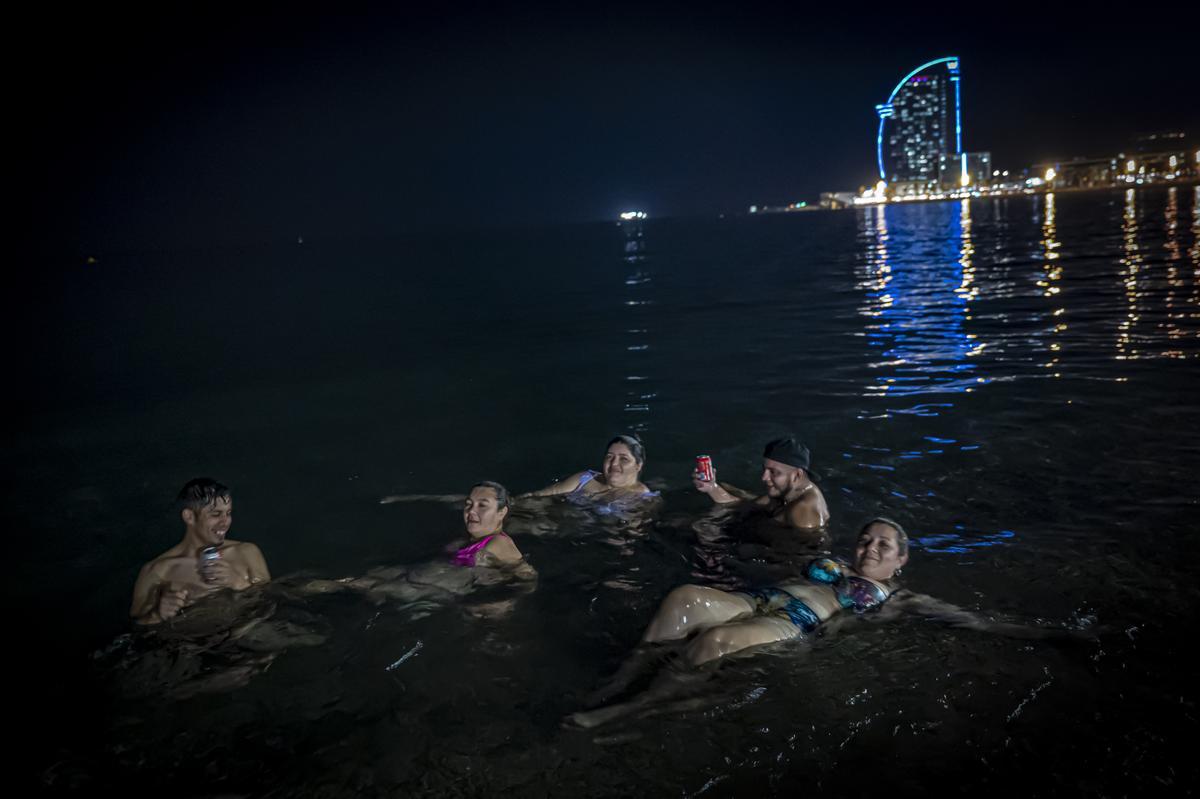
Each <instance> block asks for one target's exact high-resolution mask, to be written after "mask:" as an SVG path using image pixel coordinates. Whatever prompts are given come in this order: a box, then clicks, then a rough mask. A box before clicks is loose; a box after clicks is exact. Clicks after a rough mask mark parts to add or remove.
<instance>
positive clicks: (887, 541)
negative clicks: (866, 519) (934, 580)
mask: <svg viewBox="0 0 1200 799" xmlns="http://www.w3.org/2000/svg"><path fill="white" fill-rule="evenodd" d="M907 549H908V548H907V546H906V545H905V544H904V543H902V542H901V541H900V536H899V534H898V533H897V532H896V528H895V527H892V526H891V525H890V524H887V523H885V522H871V524H869V525H867V526H866V527H865V528H864V529H863V531H862V532H861V533H859V535H858V543H857V544H855V546H854V570H855V571H857V572H858V573H859V574H861V575H862V576H863V577H870V578H871V579H872V580H890V579H892V577H894V576H895V574H896V570H897V569H899V568H900V567H901V566H903V565H904V564H905V563H908V551H907ZM902 550H903V552H902Z"/></svg>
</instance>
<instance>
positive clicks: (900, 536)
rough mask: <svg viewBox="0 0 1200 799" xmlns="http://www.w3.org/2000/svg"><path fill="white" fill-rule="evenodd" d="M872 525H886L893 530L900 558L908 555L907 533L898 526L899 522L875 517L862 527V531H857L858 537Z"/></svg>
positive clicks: (883, 517)
mask: <svg viewBox="0 0 1200 799" xmlns="http://www.w3.org/2000/svg"><path fill="white" fill-rule="evenodd" d="M872 524H886V525H887V526H888V527H890V528H892V529H893V530H895V531H896V550H897V551H898V552H899V553H900V557H904V556H905V555H907V554H908V533H906V532H905V531H904V528H903V527H901V526H900V523H899V522H895V521H892V520H891V519H889V518H887V517H886V516H876V517H875V518H874V519H871V520H870V521H869V522H867V523H866V524H864V525H863V526H862V529H861V530H859V531H858V534H859V536H860V537H861V536H862V534H863V533H865V532H866V531H867V528H868V527H870V526H871V525H872Z"/></svg>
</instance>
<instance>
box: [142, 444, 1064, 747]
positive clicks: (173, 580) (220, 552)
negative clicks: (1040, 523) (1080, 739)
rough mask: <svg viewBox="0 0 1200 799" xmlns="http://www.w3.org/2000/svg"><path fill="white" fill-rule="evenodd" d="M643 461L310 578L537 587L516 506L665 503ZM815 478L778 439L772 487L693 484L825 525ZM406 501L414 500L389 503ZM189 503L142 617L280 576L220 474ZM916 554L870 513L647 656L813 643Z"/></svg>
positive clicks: (630, 451) (765, 478)
mask: <svg viewBox="0 0 1200 799" xmlns="http://www.w3.org/2000/svg"><path fill="white" fill-rule="evenodd" d="M645 462H646V453H645V448H644V446H643V444H642V442H641V440H640V439H639V438H638V437H637V436H633V435H619V436H616V437H615V438H613V439H612V440H611V441H610V442H609V444H608V447H607V449H606V451H605V454H604V460H603V464H602V468H601V470H600V471H592V470H584V471H581V472H577V473H575V474H572V475H570V476H569V477H566V478H564V479H562V480H560V481H558V482H556V483H553V484H552V485H549V486H547V487H545V488H543V489H540V490H537V491H532V492H529V493H527V494H522V495H520V496H518V497H515V498H514V497H512V496H511V495H510V494H509V492H508V490H507V489H506V488H505V487H504V486H503V485H501V484H500V483H497V482H493V481H482V482H479V483H476V484H475V485H474V486H472V487H471V490H470V492H469V494H468V495H467V496H466V497H465V499H461V498H460V499H461V501H462V503H463V504H462V518H463V527H464V532H465V534H466V535H465V539H463V540H459V541H457V542H455V543H454V544H453V545H452V546H451V547H449V548H448V551H447V557H446V558H445V559H443V560H441V561H438V562H435V563H430V564H424V565H422V566H417V567H407V566H405V567H391V568H381V569H375V570H372V571H371V572H368V573H367V574H366V575H364V576H362V577H358V578H344V579H342V580H318V581H313V582H312V583H310V585H311V586H312V587H314V588H315V589H316V590H342V589H346V590H360V591H363V592H365V593H368V594H370V595H372V596H373V597H375V598H376V599H377V600H379V601H384V600H386V599H388V598H397V599H408V598H413V597H414V596H417V595H419V594H422V593H424V592H428V591H429V590H430V589H431V588H432V589H435V590H438V591H444V592H449V593H450V594H454V593H462V592H463V591H465V590H466V589H467V588H468V587H470V586H471V585H476V584H478V583H480V582H483V583H487V582H499V581H510V580H511V581H514V582H518V583H523V584H525V585H526V586H530V585H532V584H533V583H534V581H536V577H537V573H536V571H535V570H534V568H533V566H532V565H531V564H530V563H529V562H528V561H527V560H526V559H525V557H524V556H523V555H522V553H521V551H520V549H519V548H518V547H517V545H516V543H515V542H514V541H513V539H512V538H511V537H510V536H509V535H508V534H507V533H506V532H505V530H504V526H505V521H506V519H507V518H508V515H509V512H510V509H511V508H512V506H513V503H514V502H518V503H520V502H522V501H526V500H528V499H530V498H534V497H563V498H565V499H567V500H568V501H572V502H576V503H581V504H586V505H588V506H590V507H596V508H598V509H601V512H604V511H605V510H606V509H607V510H611V509H613V508H620V507H626V508H627V507H630V506H636V505H637V504H639V503H643V502H647V501H653V500H655V499H656V498H657V497H658V496H659V494H658V492H656V491H652V490H650V489H649V488H648V487H647V486H646V485H645V484H644V483H643V482H642V480H641V472H642V469H643V467H644V466H645ZM814 477H815V475H814V472H813V471H812V468H811V466H810V455H809V451H808V449H807V448H806V447H805V446H804V445H803V444H801V443H799V442H798V441H797V440H796V439H795V438H779V439H776V440H773V441H771V442H770V443H768V444H767V446H766V448H765V449H764V451H763V470H762V477H761V479H762V482H763V485H764V487H765V493H763V494H762V495H758V496H756V495H753V494H751V493H749V492H746V491H743V490H741V489H738V488H735V487H734V486H731V485H729V484H728V483H719V482H717V480H716V476H715V470H713V473H712V474H711V475H708V474H705V473H704V472H702V471H700V470H697V471H696V472H694V473H693V475H692V480H693V484H694V486H695V488H696V489H697V490H698V491H700V492H702V493H704V494H706V495H707V496H708V497H709V498H710V499H712V501H713V502H714V503H716V504H718V505H726V506H733V505H746V506H747V507H750V508H752V509H754V510H756V511H759V512H761V513H763V514H765V515H767V516H769V517H770V518H772V519H773V520H774V521H775V522H777V523H779V524H782V525H785V526H787V527H788V528H792V529H795V530H805V531H814V530H820V529H823V528H825V527H826V525H827V524H828V522H829V508H828V506H827V504H826V502H825V497H824V496H823V494H822V493H821V489H820V488H819V486H818V485H817V483H816V482H815V479H814ZM710 478H711V479H710ZM443 498H444V497H443ZM399 499H403V498H401V497H387V498H385V499H384V500H382V501H383V502H385V503H386V502H391V501H396V500H399ZM178 504H179V512H180V516H181V518H182V521H183V524H184V536H183V539H182V540H181V541H180V542H179V543H178V544H176V545H175V546H174V547H172V548H171V549H169V550H167V551H166V552H164V553H163V554H162V555H160V556H158V557H157V558H155V559H154V560H152V561H150V562H149V563H147V564H146V565H145V566H144V567H143V568H142V570H141V573H140V574H139V575H138V579H137V583H136V585H135V587H134V592H133V602H132V605H131V608H130V614H131V616H132V617H133V619H134V621H135V622H136V623H137V624H139V625H156V624H161V623H163V622H169V621H170V620H172V619H174V618H175V617H177V616H178V615H179V614H180V613H183V612H186V608H188V607H189V606H190V605H193V604H194V603H196V602H198V601H199V600H201V599H202V598H204V597H205V596H207V595H209V594H212V593H214V592H218V591H221V590H223V589H230V590H233V591H242V590H245V589H248V588H251V587H253V586H256V585H260V584H262V583H266V582H267V581H269V580H270V579H271V576H270V572H269V571H268V569H267V564H266V561H265V559H264V558H263V555H262V552H261V551H260V550H259V548H258V547H257V546H255V545H254V544H252V543H249V542H244V541H235V540H232V539H230V538H228V537H227V536H228V533H229V530H230V526H231V524H232V520H233V501H232V496H231V494H230V491H229V489H228V488H227V487H225V486H223V485H221V484H220V483H218V482H216V481H215V480H211V479H208V478H199V479H196V480H192V481H190V482H189V483H187V485H185V486H184V487H183V489H182V491H181V492H180V494H179V498H178ZM908 557H909V541H908V535H907V534H906V532H905V530H904V528H903V527H902V526H901V525H900V524H899V523H897V522H895V521H892V520H890V519H886V518H882V517H879V518H874V519H871V520H870V521H868V522H867V523H866V524H865V525H863V527H862V528H861V530H860V531H859V533H858V537H857V540H856V542H855V547H854V553H853V556H852V558H850V559H849V560H836V559H833V558H832V557H828V556H825V557H819V558H815V559H812V560H811V561H810V562H809V563H808V564H807V566H806V567H804V568H803V569H801V570H800V571H799V572H798V573H796V574H794V575H793V576H792V577H790V578H788V579H784V580H780V581H778V582H776V583H775V584H772V585H747V586H745V587H743V588H741V589H740V590H737V591H722V590H718V589H716V588H712V587H708V586H700V585H684V586H681V587H678V588H676V589H674V590H673V591H671V592H670V593H669V594H668V595H667V597H666V598H665V599H664V600H663V602H662V604H661V605H660V606H659V608H658V610H657V611H656V612H655V614H654V616H653V618H652V619H651V620H650V622H649V625H648V626H647V627H646V630H645V632H644V633H643V635H642V638H641V645H640V646H639V650H640V651H641V652H642V653H645V652H646V651H649V650H652V649H653V647H655V646H656V645H659V644H663V643H667V642H676V643H679V644H682V645H683V646H682V649H681V652H680V655H681V657H682V659H683V662H684V663H686V664H688V665H689V666H698V665H700V664H703V663H707V662H709V661H713V660H716V659H718V658H721V657H723V656H725V655H729V654H731V653H734V652H740V651H742V650H746V649H750V648H752V647H758V646H763V645H767V644H773V643H777V642H782V641H787V640H790V639H798V638H803V637H805V636H806V635H807V634H809V633H811V632H813V631H814V630H815V629H816V628H817V627H819V626H820V625H821V624H823V623H825V622H826V621H828V620H829V619H831V618H832V617H834V616H835V615H837V614H839V613H843V612H846V611H850V612H853V613H863V612H867V611H872V610H876V609H879V608H880V607H881V606H883V604H884V603H885V602H887V601H888V600H889V598H891V597H892V595H893V594H894V593H896V591H897V589H898V586H897V583H896V578H897V576H898V575H899V574H900V571H901V569H902V568H903V566H904V565H905V564H906V563H907V562H908ZM906 593H908V597H907V600H908V601H907V602H906V603H905V604H906V605H907V606H908V608H909V609H912V610H915V611H916V612H919V613H924V614H927V615H938V616H940V617H941V618H942V619H944V620H946V621H949V622H951V623H954V624H958V625H959V626H967V627H974V628H977V629H989V630H993V631H996V632H1001V633H1005V634H1010V635H1017V636H1021V637H1042V634H1043V633H1042V631H1041V630H1039V629H1038V628H1029V627H1024V626H1021V625H1005V624H997V623H994V622H990V621H987V620H984V619H982V617H979V616H977V615H976V614H971V613H967V612H965V611H961V610H960V609H958V608H954V607H952V606H949V605H946V604H945V603H939V602H937V601H936V600H932V599H931V598H929V597H922V596H920V595H915V594H911V593H910V592H906ZM644 660H645V658H643V657H636V656H635V657H634V658H631V659H630V660H629V661H627V662H626V664H625V665H624V666H622V668H621V669H620V670H619V671H618V673H617V675H616V676H615V677H614V678H613V680H612V681H611V682H610V683H609V685H608V686H607V687H606V688H605V689H604V690H603V691H601V692H600V693H599V695H598V696H599V700H600V701H606V700H608V699H610V698H612V697H613V696H615V695H616V694H618V693H619V692H620V691H621V690H623V689H624V688H625V687H627V686H628V685H629V684H630V683H631V682H632V681H633V679H634V678H635V677H636V675H637V674H638V673H639V671H640V669H641V665H642V663H643V662H644ZM653 695H654V692H653V691H650V692H648V696H650V697H653ZM644 701H645V700H642V701H639V702H632V703H624V704H620V705H614V706H609V707H605V708H599V709H597V710H591V711H585V712H581V713H577V714H574V715H573V716H572V717H570V721H571V723H573V724H577V725H579V726H584V727H588V726H593V725H594V724H598V723H601V722H604V721H607V720H609V719H611V718H614V717H616V716H619V715H622V714H624V713H626V712H629V711H630V710H632V709H635V708H636V707H638V706H640V705H641V704H644Z"/></svg>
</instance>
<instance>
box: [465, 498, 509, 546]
mask: <svg viewBox="0 0 1200 799" xmlns="http://www.w3.org/2000/svg"><path fill="white" fill-rule="evenodd" d="M507 515H508V508H504V507H501V506H500V502H499V499H498V498H497V496H496V489H494V488H489V487H488V486H475V487H474V488H472V489H471V496H469V497H467V501H466V502H465V503H464V504H463V524H464V525H465V526H466V528H467V533H468V534H469V535H470V536H471V537H472V538H482V537H484V536H485V535H491V534H492V533H498V532H500V529H501V528H502V527H503V526H504V517H505V516H507Z"/></svg>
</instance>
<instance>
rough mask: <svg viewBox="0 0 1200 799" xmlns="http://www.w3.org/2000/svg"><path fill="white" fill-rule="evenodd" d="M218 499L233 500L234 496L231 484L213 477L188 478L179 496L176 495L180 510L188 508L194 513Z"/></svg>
mask: <svg viewBox="0 0 1200 799" xmlns="http://www.w3.org/2000/svg"><path fill="white" fill-rule="evenodd" d="M218 499H227V500H230V501H232V499H233V497H232V495H231V494H230V493H229V486H227V485H223V484H222V483H218V482H217V481H216V480H214V479H212V478H211V477H197V478H195V479H194V480H188V481H187V483H185V484H184V486H183V488H181V489H179V496H177V497H175V505H176V507H177V508H178V509H179V510H183V509H185V508H186V509H188V510H191V511H192V512H193V513H199V512H200V511H202V510H204V509H205V508H207V507H208V506H209V505H211V504H213V503H214V502H216V501H217V500H218Z"/></svg>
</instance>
